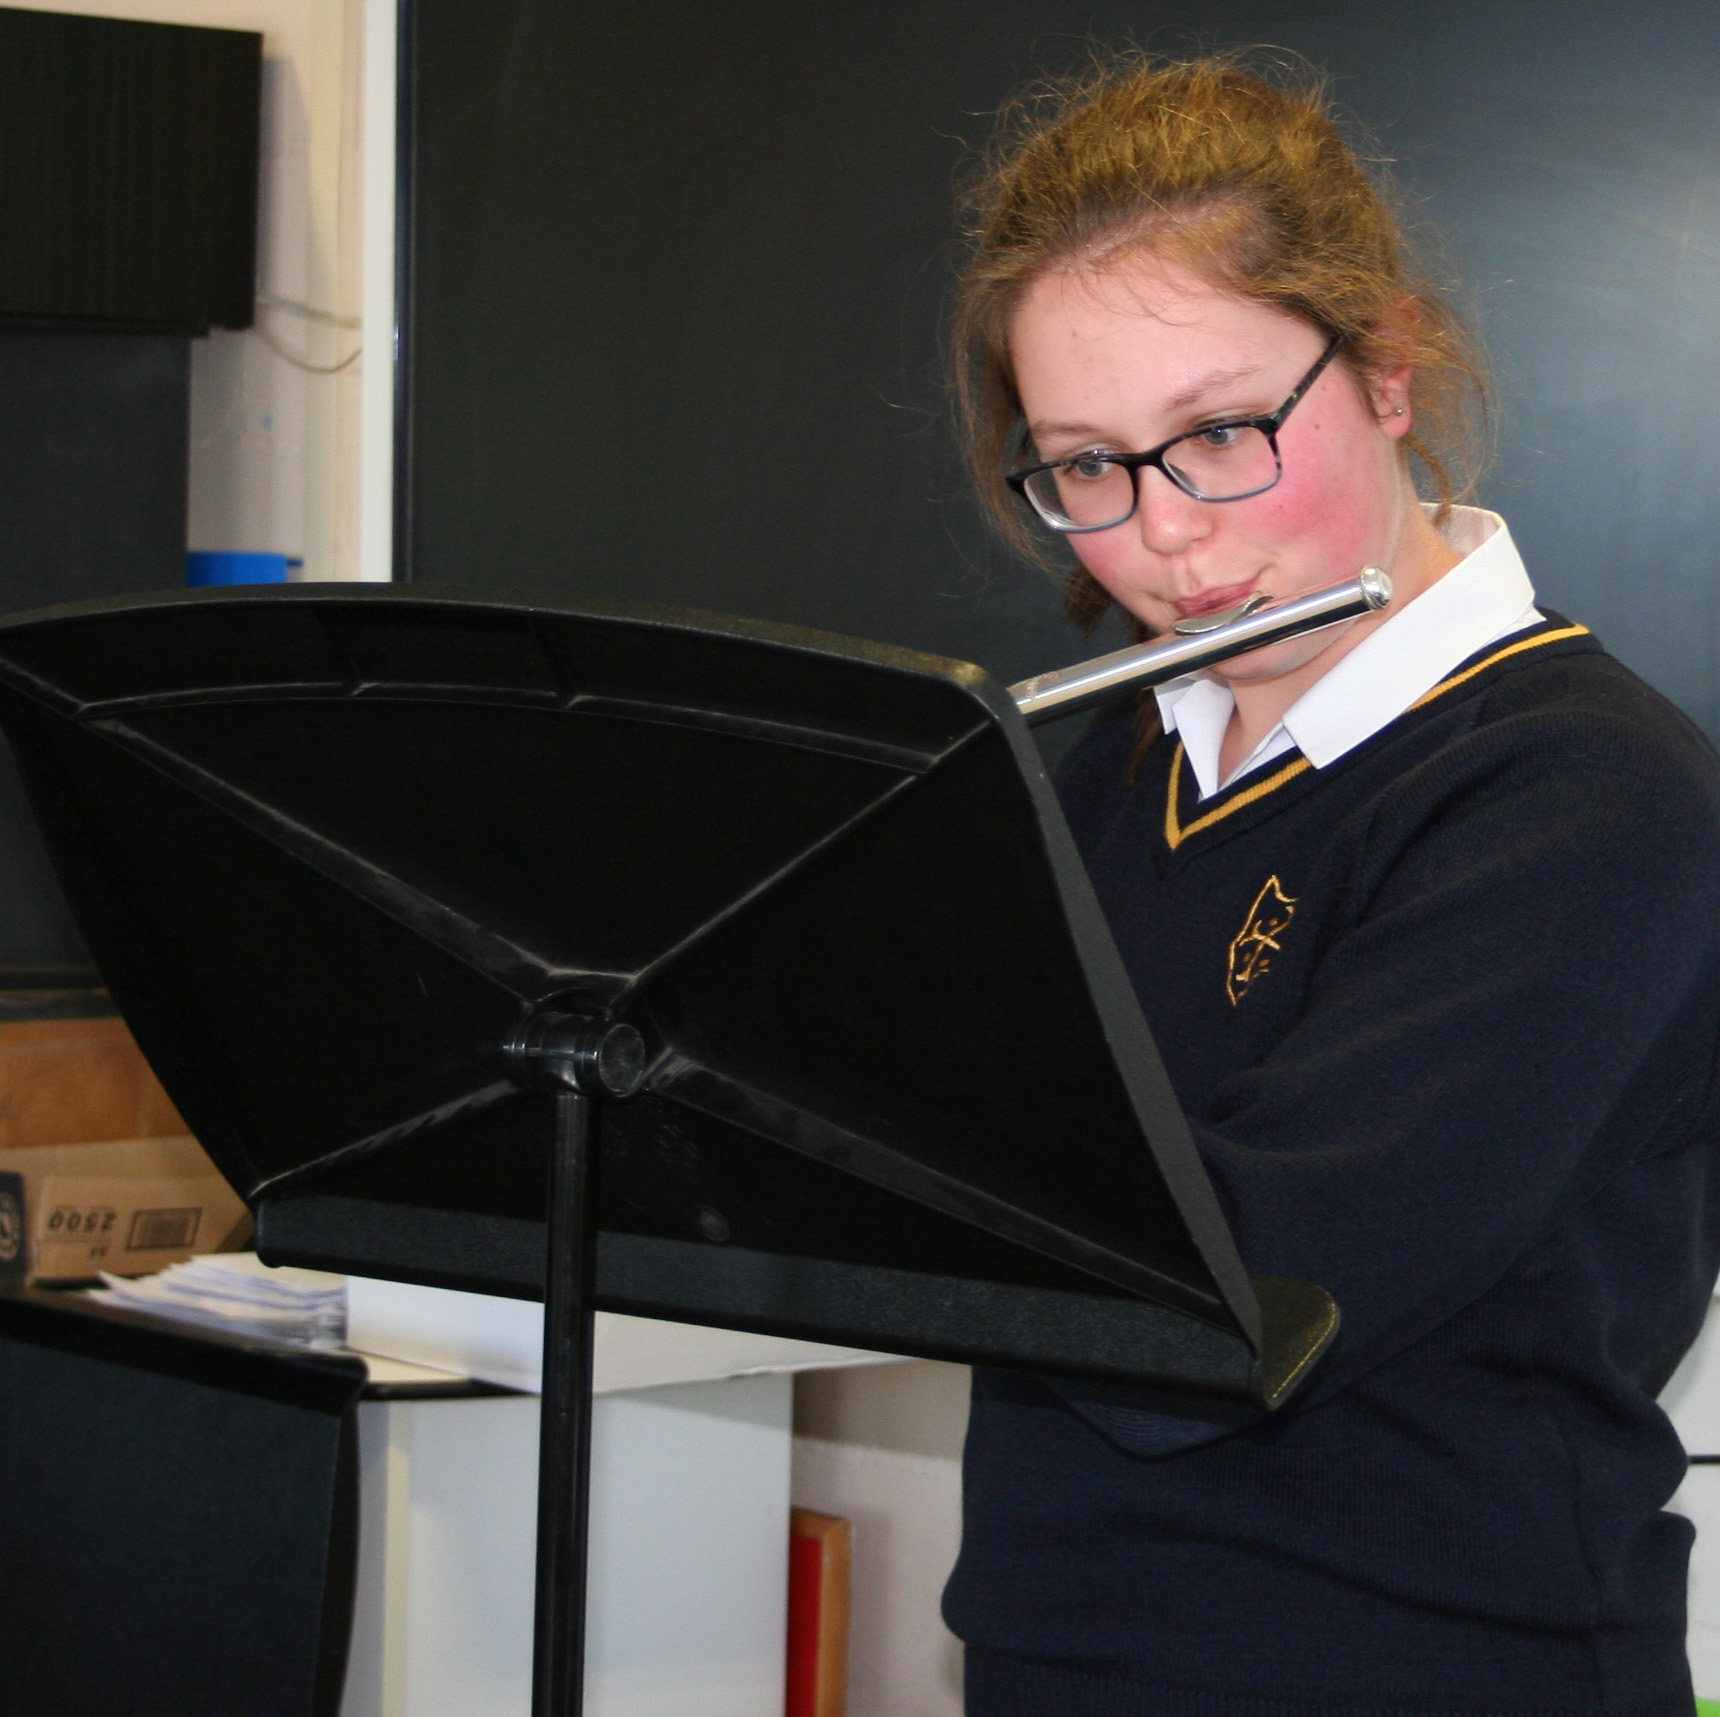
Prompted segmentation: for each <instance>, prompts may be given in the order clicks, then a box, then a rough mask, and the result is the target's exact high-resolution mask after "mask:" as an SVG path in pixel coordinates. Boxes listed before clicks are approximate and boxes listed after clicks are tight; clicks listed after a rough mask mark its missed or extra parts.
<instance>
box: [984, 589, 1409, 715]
mask: <svg viewBox="0 0 1720 1717" xmlns="http://www.w3.org/2000/svg"><path fill="white" fill-rule="evenodd" d="M1391 599H1392V581H1391V579H1390V577H1389V576H1388V575H1387V574H1386V573H1385V572H1384V571H1382V570H1381V569H1380V568H1379V567H1377V566H1364V567H1363V568H1362V570H1361V571H1360V572H1359V573H1358V574H1357V575H1356V576H1355V577H1354V578H1352V579H1351V580H1350V581H1349V583H1348V584H1333V585H1329V586H1328V587H1327V588H1326V589H1325V590H1316V591H1312V592H1310V594H1308V595H1307V596H1298V597H1297V598H1296V599H1295V601H1293V602H1286V603H1284V604H1282V605H1281V606H1278V607H1274V606H1272V598H1271V597H1270V596H1264V595H1256V596H1251V597H1249V599H1248V600H1247V601H1246V602H1244V603H1243V604H1241V606H1240V607H1237V608H1228V609H1226V610H1225V611H1224V612H1223V613H1222V614H1201V615H1197V616H1195V617H1194V618H1193V619H1189V620H1179V621H1178V622H1177V623H1176V625H1175V626H1174V627H1172V629H1171V630H1172V631H1173V632H1174V633H1175V634H1176V635H1175V636H1174V637H1171V638H1160V639H1156V640H1155V641H1154V642H1153V643H1151V644H1136V645H1134V646H1133V647H1132V648H1130V649H1127V650H1113V651H1112V652H1111V654H1110V655H1108V656H1095V657H1094V658H1093V659H1092V661H1090V662H1077V663H1076V664H1075V665H1074V666H1073V667H1070V668H1058V669H1056V670H1055V671H1054V672H1052V673H1049V674H1035V675H1034V676H1033V678H1032V679H1030V680H1018V681H1017V682H1016V683H1015V684H1014V685H1013V686H1011V687H1010V688H1009V695H1010V696H1011V697H1012V698H1014V699H1015V707H1016V708H1017V709H1019V710H1020V711H1021V713H1022V715H1023V717H1024V718H1025V719H1026V720H1027V721H1029V722H1041V721H1050V720H1052V719H1053V718H1054V717H1056V716H1060V715H1074V714H1075V713H1076V712H1077V711H1078V710H1084V709H1087V708H1089V707H1090V706H1091V705H1093V704H1096V703H1102V702H1103V701H1104V700H1105V699H1106V698H1109V697H1113V696H1114V695H1115V694H1116V693H1118V692H1120V691H1127V690H1130V689H1139V690H1145V689H1146V688H1147V687H1148V686H1160V685H1163V684H1164V683H1165V681H1166V680H1174V679H1177V678H1179V677H1180V676H1181V675H1183V674H1193V673H1198V672H1199V671H1200V670H1201V669H1202V668H1210V667H1211V666H1212V664H1213V663H1214V662H1222V661H1224V660H1226V659H1227V658H1228V657H1230V656H1240V655H1241V654H1242V653H1243V651H1245V650H1258V649H1261V648H1263V647H1264V646H1265V645H1267V644H1276V643H1279V642H1280V641H1281V640H1283V639H1285V638H1296V637H1300V636H1301V634H1302V633H1304V632H1317V631H1319V630H1320V628H1321V627H1323V626H1336V625H1337V624H1338V622H1339V621H1341V620H1353V619H1355V618H1356V616H1357V615H1359V614H1373V613H1376V612H1377V611H1378V610H1380V609H1381V608H1384V607H1385V606H1386V604H1387V603H1388V602H1390V601H1391Z"/></svg>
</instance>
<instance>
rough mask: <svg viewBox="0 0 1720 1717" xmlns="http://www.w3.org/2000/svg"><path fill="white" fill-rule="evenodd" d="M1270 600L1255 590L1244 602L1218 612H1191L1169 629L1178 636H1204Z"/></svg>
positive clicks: (1243, 618) (1261, 606) (1252, 611)
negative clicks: (1186, 617)
mask: <svg viewBox="0 0 1720 1717" xmlns="http://www.w3.org/2000/svg"><path fill="white" fill-rule="evenodd" d="M1271 600H1272V598H1271V597H1270V596H1268V595H1267V594H1266V592H1265V591H1264V590H1257V591H1255V593H1254V594H1253V595H1252V596H1251V597H1249V598H1248V600H1247V601H1246V602H1239V603H1238V604H1237V605H1236V606H1235V607H1234V608H1226V609H1224V610H1223V611H1222V612H1220V613H1218V614H1191V615H1190V616H1189V617H1188V619H1186V620H1178V621H1176V622H1175V623H1174V624H1173V625H1172V627H1171V630H1172V631H1173V632H1175V633H1176V634H1177V636H1178V637H1179V638H1200V637H1204V636H1205V635H1206V634H1207V633H1208V632H1216V631H1218V630H1219V628H1220V627H1222V626H1231V625H1234V624H1235V623H1236V622H1237V621H1238V620H1246V619H1247V618H1248V616H1249V615H1250V614H1254V613H1257V612H1258V611H1259V610H1260V609H1262V608H1264V607H1265V606H1266V605H1267V604H1268V603H1269V602H1271Z"/></svg>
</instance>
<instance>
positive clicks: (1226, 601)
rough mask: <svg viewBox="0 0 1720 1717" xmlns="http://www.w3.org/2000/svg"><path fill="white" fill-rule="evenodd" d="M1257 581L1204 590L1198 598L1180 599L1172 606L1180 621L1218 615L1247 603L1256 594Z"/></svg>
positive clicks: (1223, 585)
mask: <svg viewBox="0 0 1720 1717" xmlns="http://www.w3.org/2000/svg"><path fill="white" fill-rule="evenodd" d="M1254 585H1255V581H1254V580H1253V579H1252V578H1251V579H1249V580H1248V581H1247V582H1246V583H1244V584H1222V585H1220V586H1218V587H1217V589H1214V590H1203V591H1202V592H1201V593H1200V595H1198V596H1185V597H1180V598H1179V599H1178V600H1177V601H1175V602H1173V603H1172V604H1171V606H1172V607H1173V608H1174V609H1176V611H1177V618H1178V619H1179V620H1193V619H1194V618H1195V617H1196V616H1197V615H1201V614H1217V613H1218V612H1219V611H1220V610H1222V609H1225V608H1234V607H1236V605H1237V604H1238V603H1240V602H1246V601H1247V600H1248V598H1249V597H1250V596H1252V595H1253V594H1254Z"/></svg>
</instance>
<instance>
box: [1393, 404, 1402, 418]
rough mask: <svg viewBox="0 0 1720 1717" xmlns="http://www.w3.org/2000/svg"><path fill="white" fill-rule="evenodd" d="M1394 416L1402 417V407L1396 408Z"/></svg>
mask: <svg viewBox="0 0 1720 1717" xmlns="http://www.w3.org/2000/svg"><path fill="white" fill-rule="evenodd" d="M1395 415H1396V416H1398V417H1402V416H1403V407H1402V406H1401V405H1400V406H1399V407H1398V408H1397V411H1396V413H1395Z"/></svg>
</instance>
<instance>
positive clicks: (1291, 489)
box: [1244, 425, 1389, 582]
mask: <svg viewBox="0 0 1720 1717" xmlns="http://www.w3.org/2000/svg"><path fill="white" fill-rule="evenodd" d="M1311 427H1312V428H1314V429H1315V430H1316V431H1317V430H1318V428H1319V427H1320V426H1319V425H1313V426H1311ZM1334 439H1336V438H1334ZM1325 451H1326V452H1327V455H1328V456H1327V457H1326V458H1324V459H1320V458H1309V459H1300V460H1295V461H1294V462H1293V461H1292V458H1291V457H1290V455H1289V454H1288V453H1287V454H1286V457H1285V461H1284V467H1285V469H1284V476H1283V479H1282V480H1281V481H1280V482H1279V484H1278V486H1277V487H1276V488H1274V489H1270V490H1268V491H1267V493H1266V494H1264V495H1262V496H1261V497H1260V498H1259V501H1258V502H1257V503H1255V505H1257V506H1258V508H1259V511H1258V512H1257V513H1256V514H1255V515H1254V518H1253V520H1252V521H1251V523H1252V525H1253V527H1254V529H1255V531H1257V532H1258V533H1259V534H1260V536H1262V537H1263V538H1267V539H1270V540H1271V541H1273V542H1275V543H1276V544H1278V545H1279V546H1280V548H1281V549H1282V550H1283V551H1285V552H1287V553H1288V554H1289V555H1290V556H1291V557H1292V558H1295V559H1301V558H1303V557H1304V556H1310V557H1315V558H1316V559H1317V560H1318V561H1319V562H1321V563H1323V564H1322V565H1321V566H1318V567H1316V568H1315V569H1314V570H1318V571H1322V572H1323V573H1329V574H1330V580H1329V581H1336V580H1338V579H1341V578H1350V577H1353V576H1354V575H1355V574H1356V573H1357V572H1358V571H1360V569H1361V568H1362V567H1363V566H1364V565H1366V564H1367V561H1368V559H1369V557H1370V556H1371V555H1374V554H1376V553H1377V552H1378V545H1379V542H1380V535H1381V529H1382V523H1383V521H1384V519H1385V517H1386V515H1387V513H1388V511H1389V509H1386V508H1384V507H1382V504H1381V503H1382V496H1381V494H1380V492H1379V490H1380V485H1379V481H1378V464H1379V461H1378V458H1377V455H1375V454H1374V450H1373V449H1371V448H1367V447H1362V448H1357V447H1355V446H1354V445H1353V444H1348V445H1346V443H1345V442H1344V441H1342V440H1339V441H1338V444H1337V445H1336V446H1332V445H1330V444H1328V447H1327V448H1326V449H1325ZM1340 453H1342V454H1343V455H1345V456H1343V457H1334V456H1333V455H1337V454H1340ZM1244 504H1245V505H1246V504H1247V503H1244ZM1352 563H1353V564H1352ZM1321 582H1328V580H1327V579H1326V578H1324V577H1322V579H1321Z"/></svg>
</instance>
